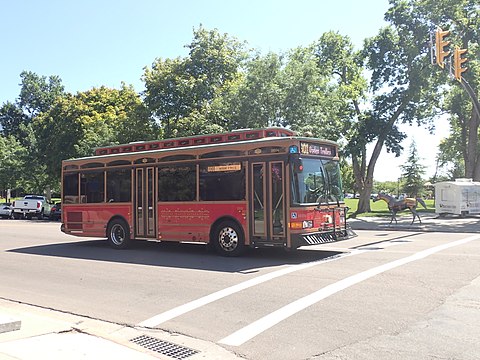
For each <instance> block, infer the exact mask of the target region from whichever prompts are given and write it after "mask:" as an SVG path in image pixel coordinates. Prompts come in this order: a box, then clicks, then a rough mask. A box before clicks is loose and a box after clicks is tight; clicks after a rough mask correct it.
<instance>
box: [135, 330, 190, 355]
mask: <svg viewBox="0 0 480 360" xmlns="http://www.w3.org/2000/svg"><path fill="white" fill-rule="evenodd" d="M130 342H133V343H135V344H137V345H140V346H142V347H144V348H145V349H148V350H152V351H155V352H157V353H159V354H162V355H166V356H169V357H171V358H173V359H176V360H182V359H186V358H188V357H189V356H192V355H195V354H198V351H197V350H193V349H189V348H187V347H185V346H180V345H177V344H173V343H171V342H168V341H163V340H160V339H156V338H154V337H151V336H147V335H140V336H137V337H136V338H133V339H132V340H130Z"/></svg>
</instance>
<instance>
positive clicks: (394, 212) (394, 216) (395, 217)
mask: <svg viewBox="0 0 480 360" xmlns="http://www.w3.org/2000/svg"><path fill="white" fill-rule="evenodd" d="M391 212H392V218H391V219H390V224H391V223H392V221H393V220H395V224H397V212H396V211H394V210H391Z"/></svg>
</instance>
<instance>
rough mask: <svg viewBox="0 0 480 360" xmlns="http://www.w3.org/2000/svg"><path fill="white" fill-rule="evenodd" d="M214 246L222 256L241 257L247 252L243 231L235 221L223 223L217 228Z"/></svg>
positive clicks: (213, 238)
mask: <svg viewBox="0 0 480 360" xmlns="http://www.w3.org/2000/svg"><path fill="white" fill-rule="evenodd" d="M212 240H213V245H214V247H215V250H216V251H217V253H218V254H220V255H222V256H240V255H242V254H243V253H244V251H245V238H244V236H243V232H242V229H241V228H240V226H238V224H237V223H235V222H233V221H229V220H227V221H223V222H221V223H220V224H218V226H217V227H216V228H215V230H214V232H213V236H212Z"/></svg>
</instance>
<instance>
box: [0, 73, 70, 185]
mask: <svg viewBox="0 0 480 360" xmlns="http://www.w3.org/2000/svg"><path fill="white" fill-rule="evenodd" d="M20 78H21V87H20V95H19V97H18V98H17V100H16V102H15V103H11V102H7V103H5V104H3V106H2V107H1V108H0V128H1V132H0V133H1V134H3V135H5V136H13V137H14V138H15V139H16V141H17V142H18V143H19V144H20V145H21V146H22V147H23V148H24V152H23V154H22V156H23V158H24V159H23V162H20V163H18V164H17V165H18V166H20V165H21V164H24V166H25V168H19V170H21V171H19V172H18V173H17V174H16V175H17V184H19V185H18V186H21V187H22V188H23V189H24V190H25V191H28V192H38V193H43V191H44V190H45V189H46V188H48V187H50V186H55V184H57V186H58V180H56V179H52V178H51V177H49V175H48V174H47V173H46V172H45V169H46V167H45V164H44V162H43V161H42V158H43V157H44V156H45V154H43V153H40V152H39V149H38V142H39V137H38V136H39V134H38V133H37V132H36V131H35V129H34V128H33V121H34V120H35V119H36V117H37V116H38V115H39V114H41V113H42V112H43V111H46V110H48V109H49V108H50V107H51V105H52V104H53V102H54V101H56V99H57V98H59V97H62V96H63V95H64V87H63V85H62V83H61V79H60V78H59V77H58V76H50V77H48V78H47V77H46V76H39V75H37V74H35V73H33V72H30V71H23V72H22V73H21V74H20Z"/></svg>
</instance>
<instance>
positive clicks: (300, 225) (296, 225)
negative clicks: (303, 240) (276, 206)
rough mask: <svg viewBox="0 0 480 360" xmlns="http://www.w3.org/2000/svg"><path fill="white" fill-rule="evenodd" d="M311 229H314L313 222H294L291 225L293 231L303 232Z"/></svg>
mask: <svg viewBox="0 0 480 360" xmlns="http://www.w3.org/2000/svg"><path fill="white" fill-rule="evenodd" d="M311 228H313V220H304V221H292V222H291V223H290V229H292V230H303V229H311Z"/></svg>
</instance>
